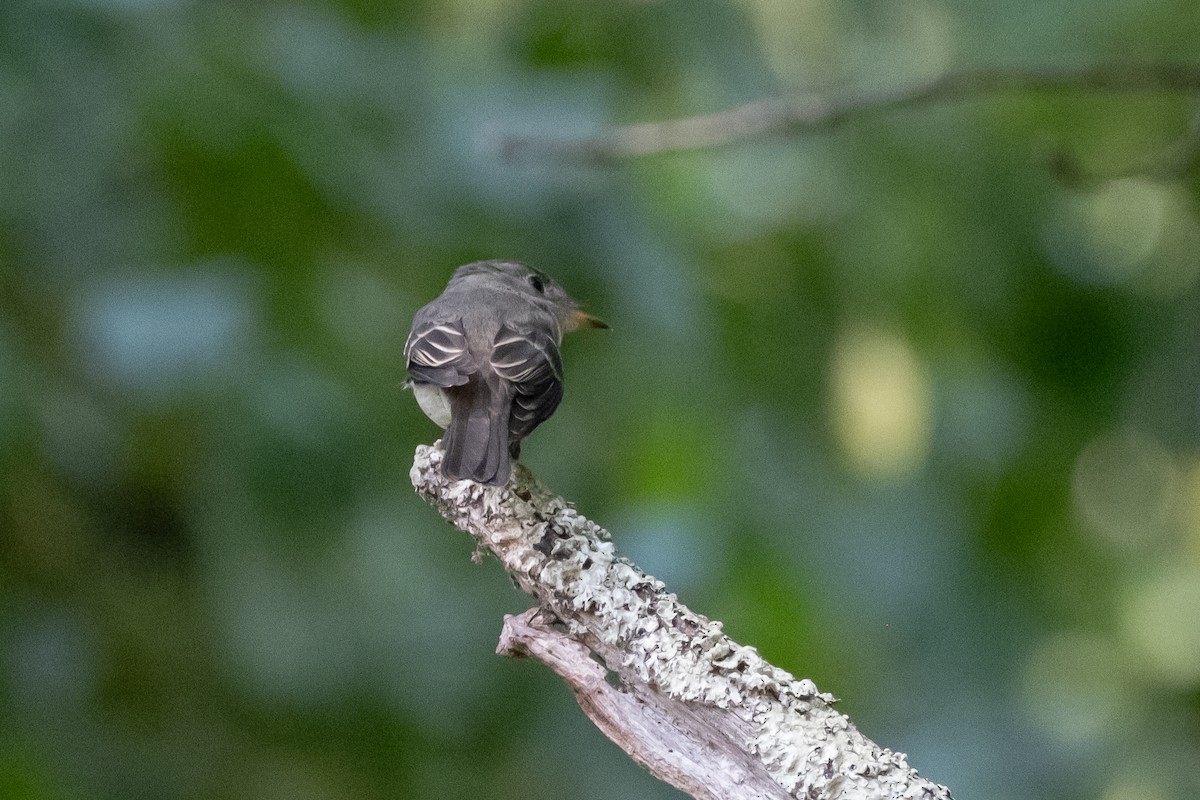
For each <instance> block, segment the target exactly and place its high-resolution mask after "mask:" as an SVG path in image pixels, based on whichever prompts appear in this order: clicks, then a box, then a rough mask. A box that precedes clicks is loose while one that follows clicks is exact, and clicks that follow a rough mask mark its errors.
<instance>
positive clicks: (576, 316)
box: [569, 308, 608, 331]
mask: <svg viewBox="0 0 1200 800" xmlns="http://www.w3.org/2000/svg"><path fill="white" fill-rule="evenodd" d="M569 324H570V328H571V330H573V331H575V330H579V329H580V328H607V327H608V323H607V322H605V321H604V320H602V319H599V318H598V317H593V316H592V315H591V314H589V313H587V312H586V311H584V310H582V309H578V308H577V309H575V313H573V314H572V315H571V320H570V323H569Z"/></svg>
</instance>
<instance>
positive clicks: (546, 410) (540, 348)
mask: <svg viewBox="0 0 1200 800" xmlns="http://www.w3.org/2000/svg"><path fill="white" fill-rule="evenodd" d="M491 368H492V370H493V371H494V372H495V373H496V374H497V375H499V376H500V377H501V378H504V379H505V380H506V381H508V382H509V383H511V384H512V386H513V404H512V412H511V415H510V416H509V436H510V437H511V438H512V440H513V441H520V440H521V439H522V438H524V437H525V436H528V435H529V433H530V432H531V431H532V430H533V429H534V428H536V427H537V426H538V425H540V424H541V423H543V422H545V421H546V419H547V418H549V416H550V415H551V414H553V413H554V409H555V408H557V407H558V404H559V401H561V400H562V395H563V381H562V357H561V356H560V355H559V352H558V343H557V342H556V341H555V340H554V338H553V337H552V336H551V335H550V334H549V333H545V332H541V331H538V330H532V329H531V330H522V329H518V328H515V327H512V326H510V325H502V326H500V330H499V332H497V333H496V339H495V342H494V344H493V346H492V357H491Z"/></svg>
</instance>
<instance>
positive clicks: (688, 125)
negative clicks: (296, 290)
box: [500, 64, 1200, 162]
mask: <svg viewBox="0 0 1200 800" xmlns="http://www.w3.org/2000/svg"><path fill="white" fill-rule="evenodd" d="M1019 91H1024V92H1048V91H1057V92H1191V91H1200V65H1192V64H1127V65H1117V64H1111V65H1103V66H1093V67H1083V68H1061V69H1050V68H1047V69H1029V70H1017V69H1009V70H980V71H970V72H952V73H948V74H945V75H941V76H939V77H936V78H933V79H932V80H929V81H925V82H923V83H918V84H915V85H912V86H905V87H901V88H898V89H886V90H883V91H877V92H865V93H862V94H859V95H852V96H849V97H845V98H841V99H829V98H825V97H822V96H820V95H815V94H808V95H800V96H786V97H770V98H765V99H762V100H755V101H753V102H750V103H746V104H744V105H740V106H735V107H734V108H730V109H727V110H725V111H718V112H716V113H714V114H701V115H698V116H693V117H682V118H680V119H673V120H664V121H662V122H641V123H636V124H632V125H623V126H621V127H618V128H614V129H613V130H612V131H611V132H609V133H608V134H607V135H604V136H602V137H598V138H594V139H577V140H568V141H563V140H554V139H548V138H544V137H532V136H513V137H508V138H506V139H504V140H503V141H502V142H501V145H500V151H501V154H502V155H503V156H504V157H506V158H517V157H522V156H526V155H529V154H535V155H548V156H552V157H556V158H559V159H562V160H566V161H586V162H607V161H613V160H616V159H620V158H629V157H632V156H642V155H649V154H652V153H668V152H679V151H687V150H702V149H706V148H711V147H720V146H722V145H727V144H731V143H733V142H739V141H743V140H748V139H752V138H757V137H764V136H768V135H777V136H784V135H792V136H796V135H803V134H810V133H817V132H822V131H828V130H832V129H833V128H836V127H838V126H840V125H842V124H844V123H846V122H848V121H850V120H851V119H854V118H856V117H860V116H864V115H866V114H872V113H878V112H882V111H894V110H898V109H904V108H916V107H920V106H926V105H932V104H935V103H948V102H954V101H961V100H967V99H971V98H974V97H980V96H983V95H992V94H999V93H1004V92H1019Z"/></svg>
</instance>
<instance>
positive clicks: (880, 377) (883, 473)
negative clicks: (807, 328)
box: [830, 330, 932, 478]
mask: <svg viewBox="0 0 1200 800" xmlns="http://www.w3.org/2000/svg"><path fill="white" fill-rule="evenodd" d="M832 382H833V385H832V391H831V393H830V396H831V398H832V407H831V414H832V420H831V423H832V427H833V431H834V435H835V436H836V438H837V441H838V444H839V445H840V448H841V450H842V453H843V454H844V455H845V457H846V459H847V461H848V462H849V463H850V465H851V467H852V468H853V469H855V470H856V471H857V472H859V473H861V474H863V475H866V476H869V477H874V478H896V477H901V476H903V475H906V474H909V473H911V472H913V471H914V470H916V469H918V468H919V467H920V466H921V465H922V464H923V463H924V461H925V457H926V455H927V453H928V451H929V444H930V436H931V430H932V423H931V418H932V410H931V405H932V392H931V390H930V385H929V377H928V375H927V373H926V370H925V367H924V365H923V364H922V363H921V361H920V360H919V359H918V358H917V355H916V354H915V353H914V352H913V350H912V349H911V348H910V347H909V345H908V343H907V342H906V341H904V340H903V339H901V338H900V337H898V336H894V335H890V334H887V333H883V332H881V331H876V330H852V331H850V332H848V333H846V334H845V335H843V336H842V337H841V339H840V340H839V341H838V343H837V344H836V346H835V348H834V355H833V369H832Z"/></svg>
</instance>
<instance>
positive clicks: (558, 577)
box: [411, 443, 952, 800]
mask: <svg viewBox="0 0 1200 800" xmlns="http://www.w3.org/2000/svg"><path fill="white" fill-rule="evenodd" d="M439 445H440V443H438V444H435V445H433V446H427V445H422V446H420V447H418V448H417V453H416V459H415V461H414V463H413V468H412V472H411V478H412V482H413V486H414V487H415V488H416V490H417V493H418V494H420V495H421V496H422V497H423V498H424V499H425V500H426V501H428V502H429V503H430V504H431V505H433V506H434V508H436V509H437V510H438V511H439V513H441V515H442V516H443V517H444V518H445V519H446V520H447V521H448V522H450V524H451V525H453V526H455V527H456V528H459V529H460V530H463V531H466V532H467V533H470V534H471V535H472V536H473V537H475V540H476V542H477V543H478V544H479V546H480V547H481V548H486V549H487V550H489V551H490V552H492V553H494V554H495V555H496V557H497V558H498V559H499V560H500V562H501V564H502V565H503V566H504V568H505V570H506V571H508V573H509V574H510V575H511V576H512V578H513V579H514V581H515V582H516V583H517V585H518V586H519V587H520V588H521V589H522V590H524V591H525V592H527V593H528V594H530V595H531V596H532V597H533V598H534V599H535V600H536V601H537V602H538V607H536V608H534V609H531V610H530V611H527V612H525V613H524V614H520V615H517V616H511V617H508V618H507V619H506V620H505V623H504V631H503V633H502V635H501V639H500V646H499V648H498V652H501V653H504V654H509V655H512V654H521V655H529V656H531V657H533V658H536V659H538V660H539V661H542V662H543V663H545V664H546V665H547V666H549V667H550V668H551V669H552V670H554V672H556V673H557V674H558V675H559V676H561V677H562V678H563V679H564V680H565V681H566V682H567V683H568V685H570V686H571V688H572V689H573V690H574V691H575V694H576V698H577V699H578V701H579V704H580V706H581V707H582V708H583V710H584V712H585V713H587V715H588V716H589V717H590V718H591V719H592V721H593V722H594V723H595V724H596V725H597V727H599V728H600V729H601V730H602V731H603V732H604V733H605V735H607V736H608V737H609V738H610V739H612V740H613V741H614V742H615V743H616V744H617V745H619V746H620V747H621V748H622V749H624V750H625V751H626V752H628V753H629V754H630V755H631V756H632V757H633V758H634V759H635V760H636V761H637V762H638V763H639V764H641V765H642V766H644V767H646V768H647V769H648V770H649V771H650V772H651V773H653V774H654V775H655V776H656V777H658V778H660V779H661V780H664V781H667V782H668V783H670V784H671V785H673V786H675V787H677V788H679V789H681V790H683V791H684V792H687V793H688V794H690V795H691V796H692V797H695V798H698V799H699V800H740V799H741V798H745V799H746V800H750V798H755V799H756V800H762V799H764V798H765V799H769V800H783V798H789V797H790V798H806V799H808V800H835V799H836V800H868V798H870V800H877V799H878V798H894V799H896V800H899V798H928V799H930V800H952V798H951V795H950V792H949V790H948V789H946V788H945V787H943V786H939V785H937V784H934V783H932V782H930V781H927V780H925V779H924V778H921V777H920V776H919V775H918V774H917V772H916V771H915V770H913V769H912V768H911V767H909V765H908V763H907V759H906V758H905V756H904V755H903V754H902V753H896V752H893V751H891V750H888V749H886V748H882V747H879V746H878V745H876V744H875V743H874V742H872V741H870V740H869V739H867V738H866V737H865V736H863V735H862V734H861V733H859V731H858V730H857V728H855V727H854V725H853V723H851V722H850V720H849V719H848V718H847V717H846V716H845V715H843V714H840V713H838V712H837V711H834V710H833V708H832V706H831V704H832V703H833V701H834V698H833V697H832V696H831V695H828V694H824V693H821V692H819V691H818V690H817V687H816V686H815V685H814V684H813V682H812V681H810V680H807V679H803V680H797V679H796V678H794V677H793V676H792V675H791V674H789V673H788V672H786V671H784V670H782V669H779V668H778V667H775V666H773V665H771V664H770V663H768V662H767V661H766V660H765V659H764V658H762V656H760V655H759V654H758V652H757V651H756V650H755V649H754V648H753V647H747V646H744V645H740V644H738V643H736V642H734V641H733V640H732V639H730V638H729V637H728V636H726V635H725V634H724V633H723V632H722V630H721V623H720V622H719V621H715V620H710V619H708V618H706V617H703V616H701V615H699V614H696V613H694V612H692V611H691V610H689V609H688V608H687V607H686V606H684V605H683V604H682V603H681V602H679V599H678V598H677V597H676V596H675V595H674V594H672V593H670V592H668V591H667V590H666V587H665V586H664V585H663V583H662V582H661V581H659V580H658V579H656V578H654V577H653V576H650V575H647V574H646V573H645V572H643V571H642V570H641V569H639V568H638V567H637V566H636V565H635V564H633V563H632V562H630V561H629V560H627V559H625V558H623V557H621V556H618V555H617V554H616V552H615V549H614V547H613V544H612V541H611V537H610V536H609V534H608V532H607V531H605V530H604V529H603V528H601V527H600V526H598V525H596V524H595V523H594V522H592V521H590V520H588V519H586V518H585V517H583V516H582V515H580V514H579V513H578V512H577V511H576V510H575V509H574V508H573V507H572V506H571V504H570V503H568V502H567V501H565V500H564V499H563V498H562V497H559V496H558V495H555V494H553V493H552V492H550V491H548V490H547V489H545V488H544V487H543V486H542V485H541V484H540V483H538V482H537V481H536V480H535V479H534V478H533V477H532V476H531V475H530V474H529V472H528V470H526V469H525V468H524V467H521V466H520V465H517V467H516V468H515V472H514V477H513V479H512V480H510V481H509V483H508V485H506V486H502V487H489V486H483V485H480V484H477V483H474V482H472V481H455V480H451V479H448V478H446V477H445V476H444V475H443V474H442V471H441V469H440V463H441V455H442V453H441V450H440V447H439ZM549 620H556V621H557V623H558V624H557V625H556V624H554V623H552V622H550V621H549ZM560 627H561V629H560ZM610 675H612V676H615V678H616V681H617V685H616V686H613V685H612V684H610V683H609V680H608V678H609V677H610Z"/></svg>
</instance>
